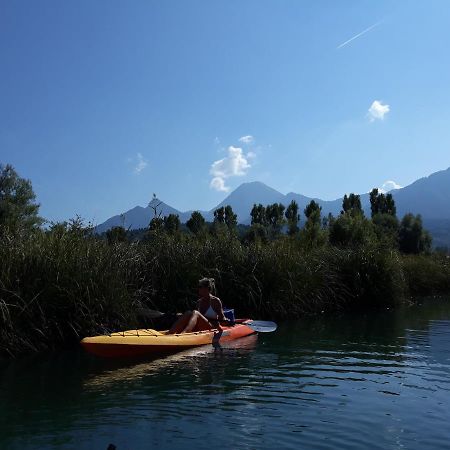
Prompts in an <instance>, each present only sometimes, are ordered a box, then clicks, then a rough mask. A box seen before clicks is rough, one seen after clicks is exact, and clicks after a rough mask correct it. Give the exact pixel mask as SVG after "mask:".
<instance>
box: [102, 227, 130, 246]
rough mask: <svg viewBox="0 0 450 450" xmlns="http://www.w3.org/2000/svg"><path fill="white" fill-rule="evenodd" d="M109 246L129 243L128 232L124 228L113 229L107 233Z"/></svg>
mask: <svg viewBox="0 0 450 450" xmlns="http://www.w3.org/2000/svg"><path fill="white" fill-rule="evenodd" d="M106 239H107V240H108V244H114V243H116V242H126V241H127V230H125V228H124V227H112V228H110V229H109V230H108V231H107V232H106Z"/></svg>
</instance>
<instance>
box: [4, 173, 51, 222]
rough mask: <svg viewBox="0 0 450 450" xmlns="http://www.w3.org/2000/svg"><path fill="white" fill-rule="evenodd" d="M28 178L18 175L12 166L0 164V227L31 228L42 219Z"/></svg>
mask: <svg viewBox="0 0 450 450" xmlns="http://www.w3.org/2000/svg"><path fill="white" fill-rule="evenodd" d="M35 199H36V195H35V193H34V192H33V188H32V185H31V181H30V180H25V179H24V178H21V177H19V175H18V174H17V172H16V171H15V170H14V168H13V166H11V165H10V164H6V165H5V166H4V165H2V164H0V227H1V228H6V229H9V230H18V229H25V230H32V229H35V228H37V227H39V225H41V224H42V223H43V222H44V221H43V219H42V218H41V217H39V216H38V211H39V206H40V205H39V204H38V203H35Z"/></svg>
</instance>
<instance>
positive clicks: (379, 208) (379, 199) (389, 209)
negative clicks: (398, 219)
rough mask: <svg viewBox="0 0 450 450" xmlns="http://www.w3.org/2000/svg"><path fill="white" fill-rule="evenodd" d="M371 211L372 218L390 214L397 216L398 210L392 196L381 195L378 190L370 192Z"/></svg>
mask: <svg viewBox="0 0 450 450" xmlns="http://www.w3.org/2000/svg"><path fill="white" fill-rule="evenodd" d="M370 210H371V213H372V217H374V216H375V215H376V214H390V215H391V216H396V214H397V208H396V206H395V201H394V197H393V196H392V194H386V195H384V194H383V193H379V192H378V189H377V188H374V189H372V190H371V191H370Z"/></svg>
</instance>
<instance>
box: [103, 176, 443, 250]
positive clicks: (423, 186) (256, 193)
mask: <svg viewBox="0 0 450 450" xmlns="http://www.w3.org/2000/svg"><path fill="white" fill-rule="evenodd" d="M391 193H392V195H393V196H394V199H395V203H396V205H397V215H398V217H399V218H401V217H403V216H404V215H405V214H406V213H408V212H411V213H414V214H421V215H422V218H423V220H424V223H425V225H427V223H428V224H429V226H430V229H436V230H439V242H440V243H446V242H447V238H446V236H447V235H448V236H449V238H448V244H447V245H449V246H450V168H448V169H446V170H442V171H440V172H436V173H433V174H431V175H430V176H428V177H424V178H420V179H419V180H417V181H415V182H414V183H412V184H410V185H409V186H406V187H404V188H402V189H396V190H393V191H391ZM292 200H295V201H296V202H297V203H298V205H299V207H300V214H301V215H303V210H304V209H305V207H306V205H307V204H308V203H309V202H310V201H311V200H313V199H312V198H310V197H306V196H304V195H301V194H296V193H294V192H290V193H288V194H286V195H285V194H282V193H281V192H279V191H277V190H275V189H273V188H271V187H269V186H267V185H266V184H264V183H261V182H259V181H255V182H251V183H243V184H241V185H240V186H239V187H238V188H236V189H235V190H234V191H233V192H231V193H230V194H229V195H228V196H227V197H226V198H225V199H224V200H223V201H222V202H221V203H219V204H218V205H217V206H216V207H215V208H213V209H211V210H210V211H200V212H201V213H202V215H203V216H204V217H205V219H206V220H207V221H212V220H213V219H214V210H216V209H217V208H219V207H221V206H225V205H231V206H232V208H233V211H234V212H235V213H236V214H237V216H238V222H239V223H242V224H249V223H250V211H251V209H252V207H253V204H255V203H256V204H258V203H261V204H263V205H268V204H271V203H282V204H284V205H285V206H287V205H288V204H289V203H290V202H291V201H292ZM314 200H315V201H316V202H317V203H318V204H319V205H320V206H321V207H322V214H323V215H328V214H329V213H332V214H333V215H337V214H339V213H340V211H341V207H342V198H339V199H336V200H332V201H326V200H321V199H317V198H315V199H314ZM361 203H362V206H363V209H364V210H365V212H366V214H367V215H370V201H369V194H368V193H364V194H361ZM152 207H153V208H155V207H156V208H157V211H158V213H160V214H161V216H166V215H168V214H178V215H179V217H180V220H181V222H182V223H185V222H186V221H187V220H188V219H189V217H190V216H191V213H192V211H185V212H182V211H178V210H177V209H175V208H172V207H171V206H169V205H167V204H166V203H164V202H162V201H161V200H159V199H153V200H152V201H151V202H150V203H149V205H148V206H147V207H142V206H136V207H135V208H133V209H130V210H129V211H126V212H125V213H123V214H121V215H117V216H114V217H111V218H110V219H108V220H107V221H106V222H104V223H102V224H100V225H98V226H97V228H96V231H97V232H98V233H102V232H104V231H106V230H108V229H109V228H111V227H113V226H118V225H123V226H124V227H125V228H130V229H137V228H145V227H147V226H148V224H149V222H150V220H151V219H152V218H153V217H154V209H153V208H152ZM447 224H448V228H447ZM445 230H448V232H446V231H445Z"/></svg>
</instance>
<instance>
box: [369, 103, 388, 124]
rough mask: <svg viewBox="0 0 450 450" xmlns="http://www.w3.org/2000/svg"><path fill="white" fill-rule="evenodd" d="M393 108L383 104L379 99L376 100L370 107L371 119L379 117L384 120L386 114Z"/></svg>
mask: <svg viewBox="0 0 450 450" xmlns="http://www.w3.org/2000/svg"><path fill="white" fill-rule="evenodd" d="M390 110H391V107H390V106H389V105H387V104H386V105H383V103H381V102H380V101H379V100H375V101H374V102H373V103H372V105H371V106H370V108H369V120H370V121H371V122H373V121H375V120H377V119H379V120H383V119H384V116H385V115H386V114H387V113H388V112H389V111H390Z"/></svg>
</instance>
